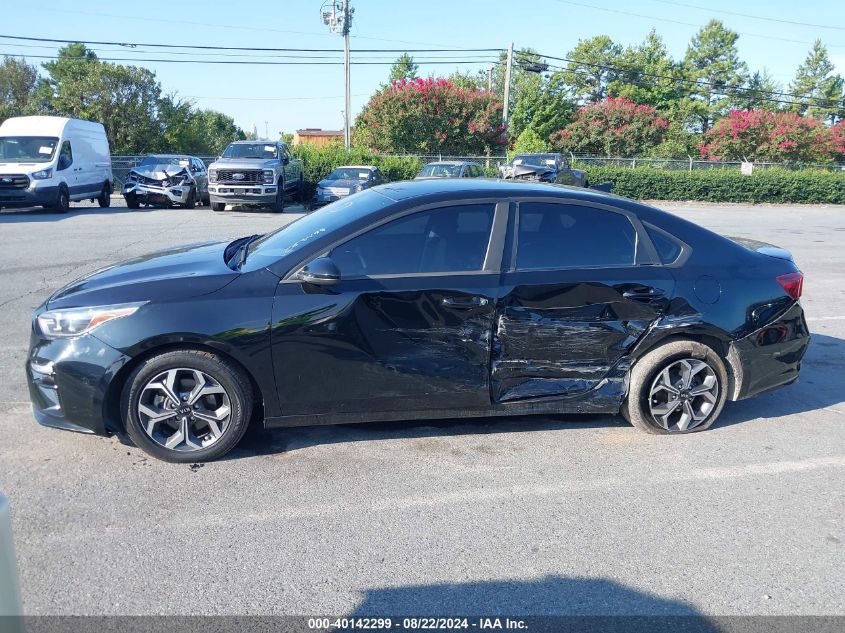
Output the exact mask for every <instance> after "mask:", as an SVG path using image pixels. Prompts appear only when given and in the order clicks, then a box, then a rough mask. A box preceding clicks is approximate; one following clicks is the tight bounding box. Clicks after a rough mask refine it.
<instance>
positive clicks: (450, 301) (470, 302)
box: [442, 297, 489, 309]
mask: <svg viewBox="0 0 845 633" xmlns="http://www.w3.org/2000/svg"><path fill="white" fill-rule="evenodd" d="M442 303H443V305H444V306H446V307H448V308H462V309H469V308H480V307H482V306H486V305H487V304H488V303H489V302H488V301H487V298H486V297H467V298H462V299H456V298H455V297H443V301H442Z"/></svg>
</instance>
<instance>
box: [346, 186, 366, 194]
mask: <svg viewBox="0 0 845 633" xmlns="http://www.w3.org/2000/svg"><path fill="white" fill-rule="evenodd" d="M363 188H364V185H355V186H354V187H352V189H350V190H349V193H358V192H359V191H361V189H363Z"/></svg>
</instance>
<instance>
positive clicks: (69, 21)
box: [0, 0, 845, 136]
mask: <svg viewBox="0 0 845 633" xmlns="http://www.w3.org/2000/svg"><path fill="white" fill-rule="evenodd" d="M321 4H322V0H251V1H249V2H241V3H237V2H234V3H233V2H231V0H228V1H226V2H221V1H218V0H201V1H198V2H161V1H158V0H144V1H143V2H120V3H118V2H114V1H113V0H86V1H85V2H80V1H79V0H76V1H75V2H69V1H64V0H54V1H52V2H50V3H49V4H48V5H45V4H44V3H32V4H27V3H20V2H16V3H12V4H11V5H10V6H7V7H5V8H4V12H3V19H2V21H0V33H2V34H7V35H18V36H30V37H46V38H57V39H80V40H101V41H120V42H133V43H134V42H144V43H163V44H197V45H223V46H249V47H272V48H326V49H330V48H331V49H333V48H338V49H340V48H341V47H342V40H341V38H340V36H338V35H332V34H330V33H329V32H328V28H327V27H326V26H324V25H323V23H322V21H321V19H320V6H321ZM681 5H686V6H681ZM353 6H354V8H355V18H354V22H353V27H352V33H353V37H352V48H353V60H354V59H355V58H356V56H355V53H354V50H355V49H356V48H357V49H366V48H370V49H371V48H391V49H394V48H395V49H400V48H402V49H405V48H437V47H443V48H505V47H506V46H507V45H508V43H509V42H514V44H515V46H516V47H517V48H519V47H522V46H531V47H533V48H535V49H536V50H538V51H540V52H541V53H545V54H548V55H555V56H560V57H563V56H565V55H566V53H567V52H568V51H569V50H571V49H572V47H573V46H574V45H575V44H576V43H577V41H578V40H579V39H583V38H588V37H592V36H593V35H599V34H606V35H609V36H611V37H612V38H613V40H614V41H616V42H619V43H621V44H624V45H626V44H633V43H636V42H638V41H640V40H642V38H643V37H644V36H645V34H646V33H647V32H648V30H649V29H650V28H651V27H655V28H656V29H657V31H658V32H659V33H660V34H661V35H662V36H663V37H664V39H665V41H666V44H667V46H668V48H669V51H670V53H671V54H673V55H674V56H675V57H676V58H677V57H680V56H682V55H683V53H684V51H685V50H686V46H687V44H688V42H689V39H690V37H691V36H692V35H693V34H694V33H695V31H696V30H697V28H698V27H700V26H701V25H703V24H704V23H705V22H707V20H709V19H710V18H713V17H715V18H718V19H721V20H723V21H724V22H725V23H726V24H727V25H728V26H729V27H730V28H732V29H734V30H736V31H738V32H739V33H740V34H741V35H740V39H739V50H740V55H741V56H742V58H743V59H744V60H745V61H746V62H747V63H748V65H749V67H750V68H751V70H752V71H753V70H758V69H762V68H766V69H767V70H768V71H769V73H770V74H771V75H772V76H773V77H774V78H775V79H777V80H778V81H780V82H781V83H782V84H783V85H784V88H786V86H787V84H788V83H789V80H790V79H791V77H792V76H793V74H794V72H795V69H796V68H797V66H798V64H800V63H801V61H802V60H803V59H804V57H805V55H806V53H807V51H808V50H809V48H810V43H811V42H812V41H813V40H814V39H815V38H817V37H819V38H821V39H822V41H824V42H825V44H826V45H827V46H828V50H829V52H830V54H831V58H832V59H833V61H834V63H835V64H836V65H837V70H838V72H840V73H842V74H845V12H843V11H842V2H841V0H809V1H805V2H795V1H794V0H747V1H746V2H743V3H737V2H735V1H734V0H638V1H637V2H635V3H634V2H630V1H626V0H572V1H570V0H545V1H544V2H541V3H529V2H525V1H522V2H520V1H518V0H517V1H514V0H509V1H508V0H483V1H482V0H424V1H422V2H421V1H419V0H414V1H405V0H393V1H391V0H353ZM696 6H699V7H708V8H707V9H703V10H702V9H699V8H694V7H696ZM48 7H49V8H48ZM527 7H536V10H537V11H538V12H539V14H540V15H538V13H537V12H535V10H532V9H528V8H527ZM731 12H733V13H744V14H748V15H752V16H764V17H768V18H776V19H780V20H786V21H795V22H806V23H815V24H818V25H824V27H826V28H822V27H821V26H800V25H796V24H789V23H780V22H774V21H769V20H762V19H757V18H754V17H744V16H740V15H732V14H731ZM635 14H636V15H635ZM26 44H27V45H26V46H25V47H24V46H17V45H14V46H13V45H12V41H11V40H0V54H3V53H6V54H14V55H20V56H33V57H31V59H30V61H31V62H33V63H40V62H42V61H43V60H40V59H36V58H35V57H34V56H36V55H55V52H56V50H57V48H58V45H56V46H53V45H44V47H43V48H36V47H35V46H36V44H37V43H33V42H29V43H26ZM39 46H40V45H39ZM92 48H94V49H95V50H96V51H97V52H98V54H99V55H100V56H101V57H123V58H130V57H133V58H134V57H137V58H151V57H154V58H160V57H162V56H167V57H172V58H183V59H185V58H188V59H191V58H194V59H198V58H205V59H209V57H208V56H207V55H205V54H204V55H194V54H187V55H186V54H182V55H164V54H163V53H162V52H161V51H155V50H154V49H153V52H150V49H146V50H145V51H144V50H140V47H139V49H137V50H132V49H127V48H115V47H107V46H99V47H97V46H94V47H92ZM276 55H278V53H276ZM316 55H327V56H328V57H329V58H332V59H334V57H337V58H338V59H340V55H339V54H338V55H335V54H332V53H314V56H316ZM439 55H443V56H445V57H447V58H449V59H453V58H454V57H453V56H450V55H449V54H439ZM464 55H470V56H472V55H476V56H475V57H474V58H473V59H480V58H479V57H478V55H477V54H472V53H467V54H461V57H464ZM395 56H396V54H395V53H385V54H384V55H383V57H384V59H382V60H380V61H390V60H392V59H393V58H394V57H395ZM429 56H434V54H430V55H429ZM417 57H419V55H417ZM230 59H247V60H249V59H251V58H250V57H246V58H230ZM277 61H280V60H279V59H278V58H277ZM311 61H318V59H317V58H316V57H312V59H311ZM124 63H129V62H124ZM138 65H141V66H146V67H148V68H150V69H151V70H153V71H155V73H156V75H157V76H158V79H159V80H160V81H161V84H162V86H163V88H164V90H165V91H166V92H171V93H176V94H178V95H179V96H181V97H183V98H187V99H191V100H193V101H195V102H196V104H197V105H198V106H200V107H208V108H214V109H217V110H220V111H223V112H226V113H228V114H229V115H231V116H233V117H234V118H235V121H236V122H237V123H238V125H240V126H241V127H243V128H244V129H246V130H251V129H252V127H253V125H255V126H256V127H257V129H258V132H259V135H263V134H264V131H265V128H266V129H267V130H268V131H269V133H270V135H271V136H275V134H276V133H277V132H280V131H284V132H290V131H293V130H294V129H296V128H302V127H322V128H324V129H326V128H335V129H339V128H340V127H341V125H342V114H341V112H342V109H343V83H342V81H343V67H342V66H328V65H326V66H321V65H314V66H247V65H232V66H219V65H205V64H169V63H138ZM487 65H488V64H487V63H486V62H483V61H481V62H480V63H477V64H472V65H462V66H460V68H461V69H463V70H467V69H473V70H474V69H479V68H486V67H487ZM388 68H389V67H388V66H353V67H352V94H353V97H352V110H353V113H355V112H357V111H358V110H360V108H361V107H362V106H363V105H364V103H366V101H367V98H368V96H369V95H370V94H371V93H372V92H373V91H374V90H375V89H377V88H378V86H379V84H380V83H382V82H384V81H385V78H386V75H387V72H388ZM456 68H458V66H457V65H451V64H446V65H431V64H421V65H420V74H421V75H429V74H448V73H449V72H451V71H453V70H454V69H456ZM265 122H266V124H265Z"/></svg>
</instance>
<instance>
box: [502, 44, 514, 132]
mask: <svg viewBox="0 0 845 633" xmlns="http://www.w3.org/2000/svg"><path fill="white" fill-rule="evenodd" d="M512 70H513V42H511V44H510V46H508V60H507V63H506V64H505V96H504V100H505V104H504V111H503V115H502V123H503V124H504V126H505V135H506V136H507V133H508V115H509V114H510V112H509V110H510V101H511V71H512Z"/></svg>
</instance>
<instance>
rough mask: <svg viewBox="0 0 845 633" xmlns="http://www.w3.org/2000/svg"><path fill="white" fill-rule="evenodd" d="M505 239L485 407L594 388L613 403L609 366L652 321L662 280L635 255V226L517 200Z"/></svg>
mask: <svg viewBox="0 0 845 633" xmlns="http://www.w3.org/2000/svg"><path fill="white" fill-rule="evenodd" d="M514 236H515V237H516V239H515V240H513V241H512V242H509V243H511V244H513V246H512V248H511V250H512V251H513V252H512V257H511V262H510V266H509V271H508V272H506V273H505V274H504V276H503V288H502V295H501V297H500V299H499V304H498V307H497V315H496V327H495V329H494V332H495V333H494V341H493V357H492V365H491V366H492V377H491V381H492V382H491V392H492V396H493V400H494V402H498V403H504V402H514V401H519V400H530V399H538V398H549V397H553V398H560V397H569V398H573V399H574V400H577V399H578V398H579V397H584V398H588V397H589V396H590V394H591V393H595V390H599V389H604V391H603V392H602V393H603V394H604V396H606V397H610V398H611V400H612V399H613V398H618V397H619V394H620V393H621V391H622V389H623V388H624V385H623V384H622V381H623V378H624V369H623V370H622V371H617V370H619V368H618V367H617V363H618V362H619V361H620V359H622V357H623V356H625V354H626V353H627V352H628V351H629V350H630V349H631V348H632V347H633V345H634V344H635V343H636V341H637V340H638V339H639V338H640V337H641V336H642V335H643V334H644V333H645V332H646V330H647V329H648V328H649V326H650V325H652V323H654V322H655V321H656V320H657V319H659V318H660V316H661V314H662V311H663V310H664V308H665V306H666V305H667V302H668V299H669V297H670V296H671V293H672V290H673V288H674V280H673V278H672V276H671V274H670V273H669V272H668V270H667V269H665V268H663V267H661V266H658V265H652V264H653V262H652V261H650V258H648V256H647V255H646V254H645V253H643V252H642V250H643V246H642V240H641V238H640V235H639V232H638V229H637V227H636V226H635V221H634V222H632V219H630V218H629V216H627V215H626V214H623V213H617V212H614V211H611V210H607V209H601V208H596V207H591V206H585V205H583V204H575V203H571V204H569V203H559V202H558V203H553V202H529V203H522V204H520V205H519V209H518V215H517V219H516V221H515V222H514V223H513V226H512V230H511V238H513V237H514ZM638 249H639V250H640V252H639V253H638V252H637V251H638ZM608 390H609V392H610V393H608ZM578 408H579V407H575V409H578ZM582 408H583V407H582ZM587 409H588V407H587Z"/></svg>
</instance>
